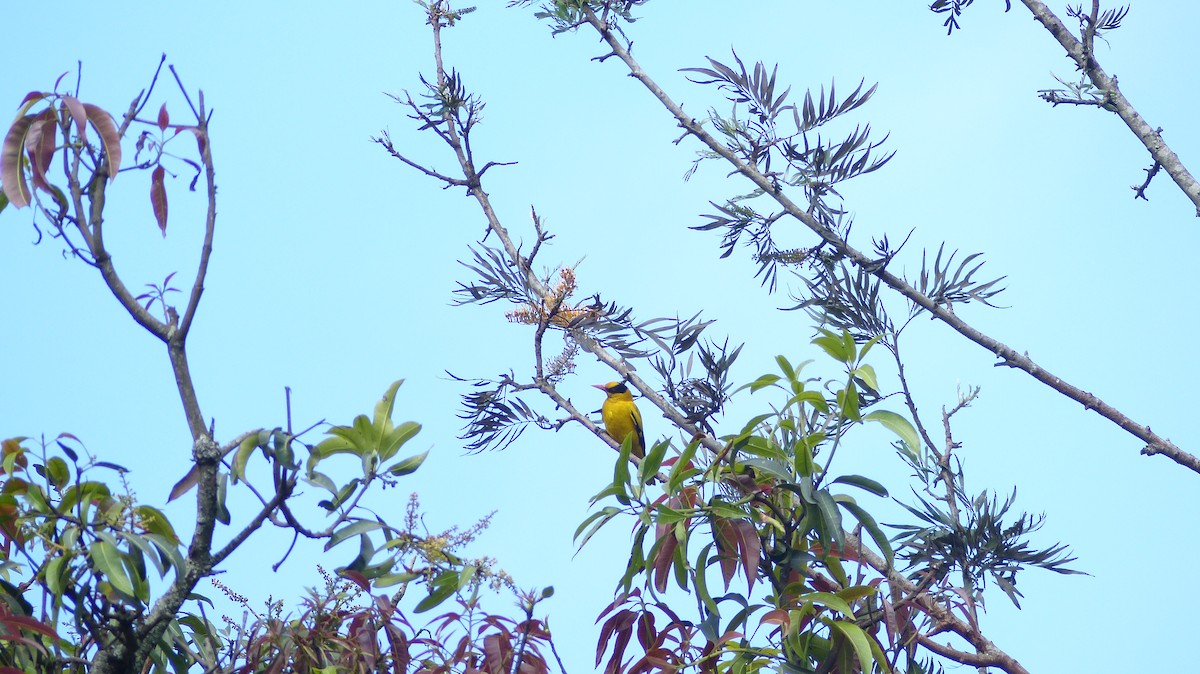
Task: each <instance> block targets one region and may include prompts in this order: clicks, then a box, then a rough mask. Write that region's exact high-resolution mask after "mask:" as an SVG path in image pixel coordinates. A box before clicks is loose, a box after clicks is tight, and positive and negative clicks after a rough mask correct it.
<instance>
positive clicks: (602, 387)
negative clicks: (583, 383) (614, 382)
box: [592, 384, 608, 391]
mask: <svg viewBox="0 0 1200 674" xmlns="http://www.w3.org/2000/svg"><path fill="white" fill-rule="evenodd" d="M592 388H598V389H600V390H601V391H607V390H608V389H606V388H604V384H592Z"/></svg>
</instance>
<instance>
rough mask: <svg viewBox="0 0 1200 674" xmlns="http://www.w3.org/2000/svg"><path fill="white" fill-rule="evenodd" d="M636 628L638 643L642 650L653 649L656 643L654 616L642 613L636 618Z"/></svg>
mask: <svg viewBox="0 0 1200 674" xmlns="http://www.w3.org/2000/svg"><path fill="white" fill-rule="evenodd" d="M637 627H638V630H637V637H638V643H639V644H641V645H642V650H645V651H649V650H650V649H651V648H654V646H655V644H656V642H657V641H658V632H656V631H654V614H653V613H643V614H642V615H641V617H639V618H638V621H637Z"/></svg>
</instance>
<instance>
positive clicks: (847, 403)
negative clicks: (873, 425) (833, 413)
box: [838, 381, 862, 421]
mask: <svg viewBox="0 0 1200 674" xmlns="http://www.w3.org/2000/svg"><path fill="white" fill-rule="evenodd" d="M838 404H840V405H841V406H842V412H843V413H845V415H846V418H847V419H849V420H850V421H861V420H862V414H861V413H860V412H859V400H858V388H856V387H855V386H854V382H853V381H851V382H850V383H848V384H846V388H844V389H842V390H841V391H838Z"/></svg>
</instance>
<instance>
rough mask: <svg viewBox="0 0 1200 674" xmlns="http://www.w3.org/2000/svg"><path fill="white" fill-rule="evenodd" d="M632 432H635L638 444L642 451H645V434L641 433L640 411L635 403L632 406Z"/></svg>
mask: <svg viewBox="0 0 1200 674" xmlns="http://www.w3.org/2000/svg"><path fill="white" fill-rule="evenodd" d="M633 432H634V433H637V440H638V444H640V445H641V447H642V452H643V453H645V451H646V436H645V434H644V433H642V411H641V410H639V409H638V408H637V406H636V405H635V406H634V408H633Z"/></svg>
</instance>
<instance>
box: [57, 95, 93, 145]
mask: <svg viewBox="0 0 1200 674" xmlns="http://www.w3.org/2000/svg"><path fill="white" fill-rule="evenodd" d="M62 100H63V104H64V105H66V106H67V112H69V113H71V119H72V120H74V121H75V133H76V135H78V136H79V140H80V141H82V142H84V143H86V142H87V110H84V109H83V103H80V102H79V99H78V98H75V97H74V96H63V97H62Z"/></svg>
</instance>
